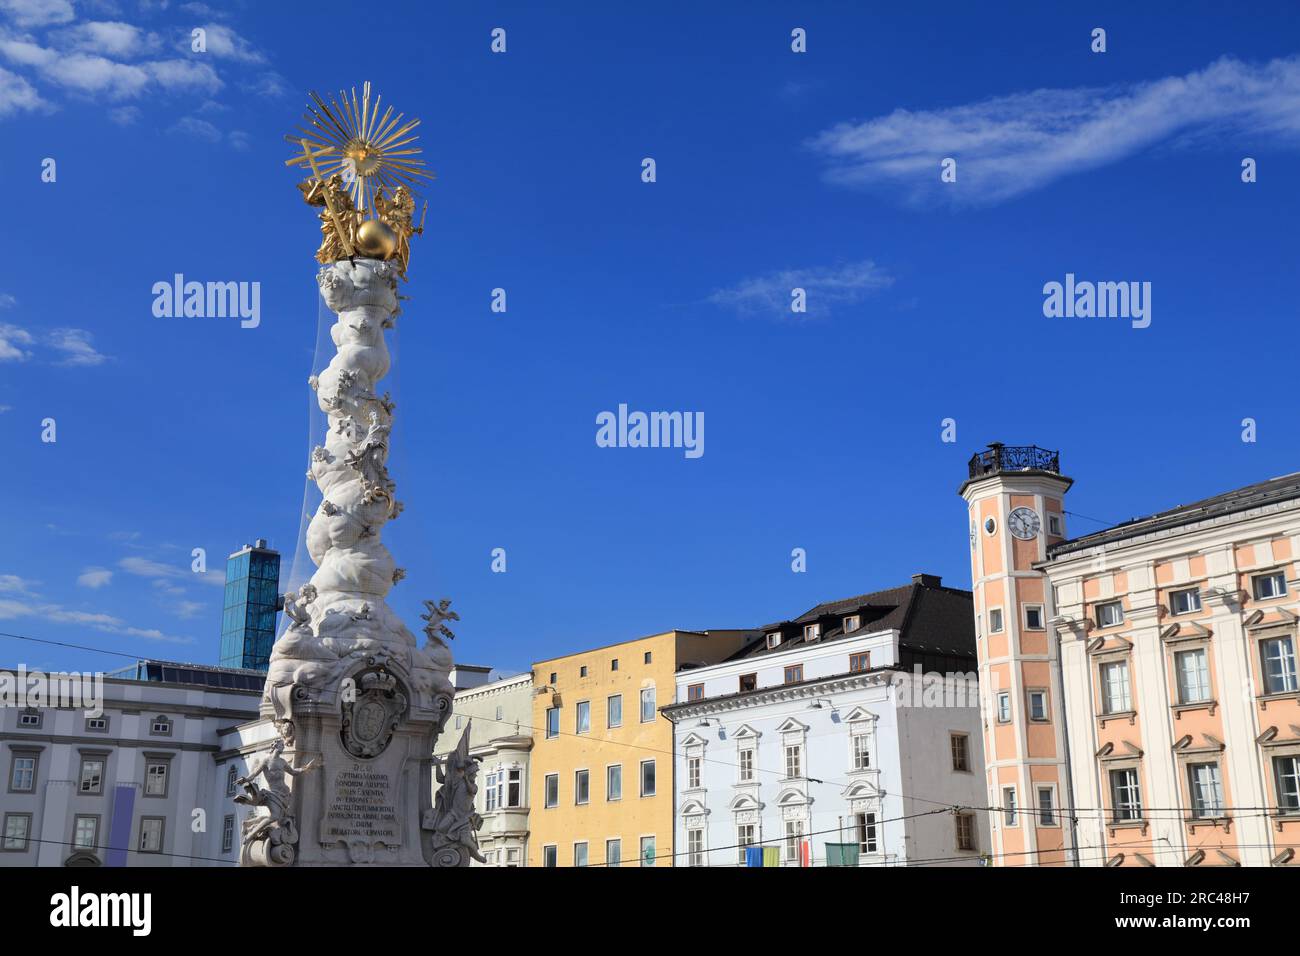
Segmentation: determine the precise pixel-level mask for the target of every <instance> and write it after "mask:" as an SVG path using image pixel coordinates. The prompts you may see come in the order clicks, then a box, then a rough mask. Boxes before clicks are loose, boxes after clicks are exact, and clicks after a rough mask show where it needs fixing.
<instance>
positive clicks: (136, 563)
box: [117, 558, 226, 587]
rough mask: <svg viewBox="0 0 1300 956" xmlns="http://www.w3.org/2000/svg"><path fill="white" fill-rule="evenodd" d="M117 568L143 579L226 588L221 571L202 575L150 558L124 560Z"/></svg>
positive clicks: (224, 578)
mask: <svg viewBox="0 0 1300 956" xmlns="http://www.w3.org/2000/svg"><path fill="white" fill-rule="evenodd" d="M117 566H118V567H119V568H121V569H122V570H123V571H125V572H127V573H128V574H134V575H137V576H138V577H142V578H170V579H172V580H176V581H194V580H199V581H202V582H203V583H205V584H212V585H215V586H216V587H225V585H226V576H225V575H224V574H222V573H221V572H220V571H205V572H203V573H202V574H200V573H198V572H197V571H191V570H190V569H189V568H188V567H186V568H178V567H176V566H175V565H171V564H163V563H162V562H161V561H151V560H150V559H148V558H123V559H122V560H121V561H119V562H117Z"/></svg>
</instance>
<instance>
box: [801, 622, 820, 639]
mask: <svg viewBox="0 0 1300 956" xmlns="http://www.w3.org/2000/svg"><path fill="white" fill-rule="evenodd" d="M821 634H822V626H821V625H820V624H805V625H804V626H803V639H804V640H805V641H815V640H817V638H819V637H821Z"/></svg>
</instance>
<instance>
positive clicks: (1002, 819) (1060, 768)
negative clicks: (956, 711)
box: [959, 442, 1073, 866]
mask: <svg viewBox="0 0 1300 956" xmlns="http://www.w3.org/2000/svg"><path fill="white" fill-rule="evenodd" d="M1072 483H1073V482H1072V481H1071V479H1069V478H1066V477H1065V476H1064V475H1062V474H1061V468H1060V455H1059V453H1057V452H1052V451H1047V450H1045V449H1042V448H1038V447H1037V446H1034V445H1027V446H1012V445H1003V444H1001V443H999V442H994V443H993V444H990V445H989V447H988V449H987V450H986V451H982V452H978V453H977V454H976V455H975V456H974V457H973V458H971V460H970V464H969V476H968V477H967V479H966V481H965V482H964V483H963V484H962V486H961V488H960V491H959V493H960V494H961V496H962V498H964V499H965V501H966V506H967V519H968V523H969V526H970V556H971V591H972V592H973V597H974V606H975V635H976V645H977V652H978V656H979V684H980V711H981V716H982V719H983V728H984V767H985V773H986V776H987V779H986V784H987V787H988V794H989V807H990V808H992V809H990V812H989V829H990V832H991V833H992V837H993V846H992V849H991V851H990V852H991V853H992V856H993V864H994V865H995V866H1054V865H1055V866H1060V865H1065V864H1068V863H1070V862H1072V860H1071V853H1072V849H1073V839H1072V831H1071V805H1072V803H1073V800H1072V799H1071V797H1070V789H1069V775H1068V774H1069V771H1068V766H1067V753H1066V741H1065V722H1064V707H1063V702H1062V700H1061V671H1060V653H1059V649H1058V647H1057V643H1056V639H1055V635H1054V632H1053V631H1052V630H1051V628H1050V627H1049V624H1048V622H1049V621H1050V620H1051V619H1052V616H1053V615H1054V613H1055V612H1054V610H1053V601H1052V595H1051V593H1050V588H1049V587H1048V584H1047V575H1046V574H1045V573H1044V572H1043V571H1041V570H1039V569H1038V567H1039V566H1040V565H1041V563H1042V562H1044V561H1046V559H1047V548H1048V547H1049V546H1050V545H1053V544H1056V543H1058V542H1060V541H1064V540H1065V507H1064V498H1065V493H1066V491H1068V490H1069V488H1070V485H1071V484H1072Z"/></svg>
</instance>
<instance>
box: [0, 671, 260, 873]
mask: <svg viewBox="0 0 1300 956" xmlns="http://www.w3.org/2000/svg"><path fill="white" fill-rule="evenodd" d="M263 678H264V675H263V674H261V673H259V672H257V671H251V670H229V669H225V668H214V667H204V666H201V665H177V664H172V663H169V662H161V661H145V662H141V663H140V664H139V665H138V666H137V667H135V668H130V669H128V673H123V672H119V674H118V675H117V676H114V675H106V676H105V679H104V685H103V686H104V702H103V708H102V713H101V714H99V715H98V716H91V715H88V714H87V713H85V712H83V711H81V710H73V709H57V708H42V709H39V710H36V709H33V710H18V709H15V708H0V761H2V762H3V765H4V773H5V780H4V789H3V791H0V794H2V795H3V798H2V800H0V806H2V807H3V821H2V823H3V838H0V865H9V866H61V865H67V866H215V865H222V864H223V863H227V864H234V863H235V862H237V861H238V859H239V842H238V834H239V829H238V823H237V820H236V814H235V808H234V804H233V803H232V802H230V801H223V800H221V799H219V798H218V797H217V794H218V792H219V784H220V780H219V778H220V777H221V771H220V770H219V768H218V765H217V763H216V762H215V759H214V758H215V757H216V755H217V754H218V752H219V751H220V750H221V743H220V741H221V737H222V735H223V732H224V731H225V729H226V728H227V727H229V726H231V725H234V724H237V723H240V722H243V721H247V720H250V719H252V718H255V717H256V715H257V711H258V703H259V701H260V699H261V691H262V680H263Z"/></svg>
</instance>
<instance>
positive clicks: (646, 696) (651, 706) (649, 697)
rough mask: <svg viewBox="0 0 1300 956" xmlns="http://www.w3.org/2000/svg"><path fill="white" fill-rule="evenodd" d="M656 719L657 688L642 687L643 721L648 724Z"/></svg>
mask: <svg viewBox="0 0 1300 956" xmlns="http://www.w3.org/2000/svg"><path fill="white" fill-rule="evenodd" d="M654 719H655V689H654V688H653V687H642V688H641V723H643V724H648V723H650V722H651V721H652V720H654Z"/></svg>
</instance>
